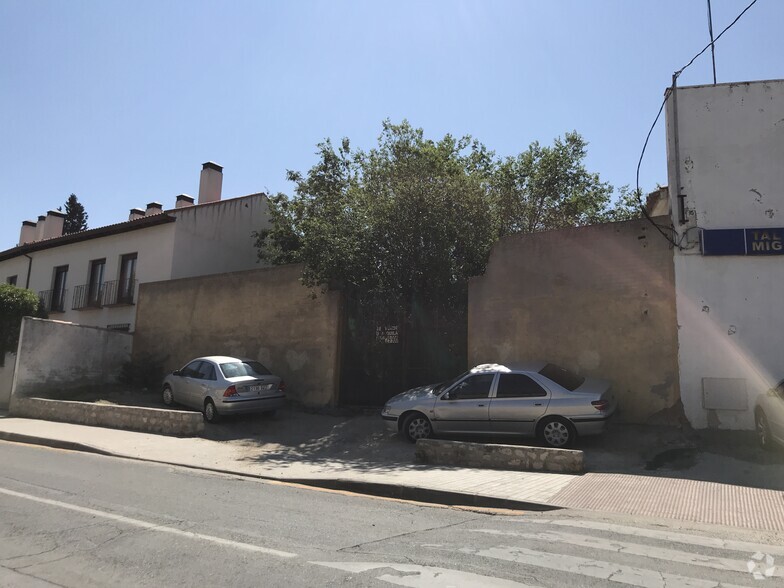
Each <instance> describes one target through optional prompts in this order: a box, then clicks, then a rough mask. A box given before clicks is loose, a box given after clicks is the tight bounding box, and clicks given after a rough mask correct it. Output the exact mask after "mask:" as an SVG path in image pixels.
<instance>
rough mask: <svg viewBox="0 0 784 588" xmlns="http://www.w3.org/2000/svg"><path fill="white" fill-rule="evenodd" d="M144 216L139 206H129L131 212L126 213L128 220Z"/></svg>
mask: <svg viewBox="0 0 784 588" xmlns="http://www.w3.org/2000/svg"><path fill="white" fill-rule="evenodd" d="M143 216H144V211H143V210H142V209H141V208H131V213H130V214H129V215H128V220H129V221H132V220H136V219H137V218H142V217H143Z"/></svg>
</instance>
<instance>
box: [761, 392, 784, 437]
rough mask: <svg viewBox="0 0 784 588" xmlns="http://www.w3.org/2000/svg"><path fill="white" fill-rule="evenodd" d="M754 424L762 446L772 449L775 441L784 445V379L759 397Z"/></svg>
mask: <svg viewBox="0 0 784 588" xmlns="http://www.w3.org/2000/svg"><path fill="white" fill-rule="evenodd" d="M754 424H755V428H756V429H757V440H758V441H759V444H760V445H761V446H762V447H764V448H765V449H772V448H773V444H774V443H778V444H779V445H780V446H782V447H784V380H782V381H781V382H779V383H778V384H777V385H776V387H775V388H771V389H770V390H768V391H767V392H765V393H764V394H760V395H759V396H758V397H757V402H756V405H755V407H754Z"/></svg>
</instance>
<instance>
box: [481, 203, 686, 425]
mask: <svg viewBox="0 0 784 588" xmlns="http://www.w3.org/2000/svg"><path fill="white" fill-rule="evenodd" d="M657 220H658V222H660V223H666V222H668V219H667V218H666V217H659V218H658V219H657ZM672 257H673V256H672V251H671V249H670V248H669V244H668V243H667V241H665V240H664V239H663V238H662V237H661V236H660V235H659V234H658V233H657V232H656V230H655V229H654V228H653V227H652V226H651V225H650V224H649V223H647V221H644V220H635V221H627V222H619V223H608V224H602V225H594V226H590V227H581V228H577V229H564V230H560V231H548V232H544V233H537V234H533V235H520V236H514V237H507V238H505V239H502V240H501V241H499V242H498V243H497V244H496V246H495V247H494V248H493V252H492V254H491V256H490V261H489V264H488V267H487V271H486V272H485V275H484V276H481V277H478V278H474V279H473V280H472V281H471V283H470V284H469V307H468V357H469V363H470V364H471V365H476V364H480V363H485V362H503V361H515V360H517V361H525V360H544V361H551V362H554V363H557V364H560V365H563V366H564V367H567V368H570V369H573V370H575V371H577V372H579V373H581V374H583V375H586V376H595V377H601V378H605V379H609V380H611V381H612V383H613V388H614V390H615V391H616V394H617V396H618V399H619V402H620V412H619V418H620V419H622V420H624V421H627V422H645V421H646V420H647V419H648V418H649V417H651V416H652V415H653V414H655V413H657V412H659V411H662V410H664V409H667V408H670V407H673V406H674V405H675V404H677V402H678V400H679V389H678V359H677V356H678V343H677V336H678V335H677V324H676V320H675V289H674V286H673V284H674V277H673V275H674V274H673V260H672Z"/></svg>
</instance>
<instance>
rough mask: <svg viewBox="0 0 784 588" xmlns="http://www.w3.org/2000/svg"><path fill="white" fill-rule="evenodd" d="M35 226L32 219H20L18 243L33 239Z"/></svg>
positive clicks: (21, 243) (28, 241)
mask: <svg viewBox="0 0 784 588" xmlns="http://www.w3.org/2000/svg"><path fill="white" fill-rule="evenodd" d="M35 228H36V227H35V223H34V222H33V221H22V230H21V231H20V233H19V244H20V245H24V244H25V243H30V242H32V241H35Z"/></svg>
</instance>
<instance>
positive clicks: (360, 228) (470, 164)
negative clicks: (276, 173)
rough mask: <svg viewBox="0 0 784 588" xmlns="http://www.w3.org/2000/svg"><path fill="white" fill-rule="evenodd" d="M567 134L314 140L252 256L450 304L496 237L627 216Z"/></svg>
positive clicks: (348, 283) (275, 202)
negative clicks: (502, 144)
mask: <svg viewBox="0 0 784 588" xmlns="http://www.w3.org/2000/svg"><path fill="white" fill-rule="evenodd" d="M586 154H587V142H586V141H585V140H584V139H583V138H582V137H581V136H580V135H579V134H578V133H576V132H571V133H566V134H565V135H564V137H563V138H561V137H559V138H556V139H555V141H554V142H553V144H552V145H549V146H548V145H541V144H540V143H539V142H534V143H532V144H531V145H530V146H529V147H528V148H527V149H526V150H525V151H523V152H522V153H520V154H519V155H517V156H514V157H506V158H497V157H496V156H495V154H494V153H493V152H492V151H489V150H488V149H487V148H486V147H485V146H484V145H483V144H481V143H480V142H478V141H476V140H473V139H472V138H471V137H468V136H465V137H461V138H455V137H453V136H451V135H446V136H444V137H443V138H442V139H440V140H437V141H434V140H430V139H426V138H425V137H424V133H423V131H422V129H418V128H414V127H412V126H411V125H410V124H409V123H408V122H406V121H403V122H402V123H401V124H392V123H391V122H390V121H388V120H387V121H385V122H384V123H383V128H382V132H381V135H380V137H379V138H378V142H377V145H376V146H375V147H374V148H373V149H371V150H370V151H368V152H364V151H361V150H352V148H351V146H350V143H349V141H348V139H343V141H342V142H341V144H340V146H339V147H338V148H337V149H336V148H335V147H334V146H333V144H332V142H331V141H329V140H326V141H324V142H323V143H320V144H319V145H318V150H317V156H318V159H317V163H316V164H315V165H314V166H313V167H312V168H311V169H310V170H309V171H308V172H307V174H302V173H300V172H294V171H290V172H288V179H289V180H290V181H292V182H293V183H294V186H295V189H294V195H293V197H291V198H288V197H286V196H285V195H283V194H278V195H277V196H274V197H272V198H271V199H270V207H271V217H272V226H271V228H270V229H269V230H265V231H262V232H259V233H257V234H256V244H257V247H258V249H259V257H260V258H261V259H263V260H265V261H269V262H271V263H273V264H281V263H293V262H301V263H303V264H304V274H303V281H304V283H305V284H306V285H309V286H322V287H323V286H327V285H339V286H342V287H347V288H349V289H351V290H352V291H354V292H360V293H362V294H363V295H364V296H366V297H369V298H372V299H374V300H378V301H380V302H381V303H382V304H384V305H386V306H387V307H392V306H394V307H397V308H401V309H408V308H410V305H411V303H412V300H414V299H415V298H416V299H417V300H418V301H419V302H421V303H424V304H428V305H431V306H434V307H444V306H446V307H449V308H456V306H459V300H460V298H461V295H460V292H461V289H464V287H465V284H466V283H467V281H468V278H470V277H471V276H475V275H478V274H481V273H482V272H483V271H484V267H485V264H486V262H487V258H488V256H489V252H490V248H491V247H492V245H493V243H494V242H495V241H496V240H497V239H498V238H499V237H501V236H504V235H511V234H516V233H531V232H536V231H542V230H547V229H558V228H563V227H572V226H581V225H587V224H591V223H597V222H605V221H607V220H622V219H625V218H633V217H634V216H635V215H636V214H637V212H638V211H639V208H638V207H636V201H635V198H636V197H634V195H632V194H631V193H630V192H629V190H628V188H625V187H624V188H622V189H621V191H620V196H618V197H617V198H616V199H615V200H614V199H613V196H614V193H615V191H614V189H613V187H612V186H611V185H610V184H609V183H607V182H603V181H602V180H601V178H600V177H599V174H597V173H594V172H590V171H588V170H587V168H586V166H585V158H586Z"/></svg>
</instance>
